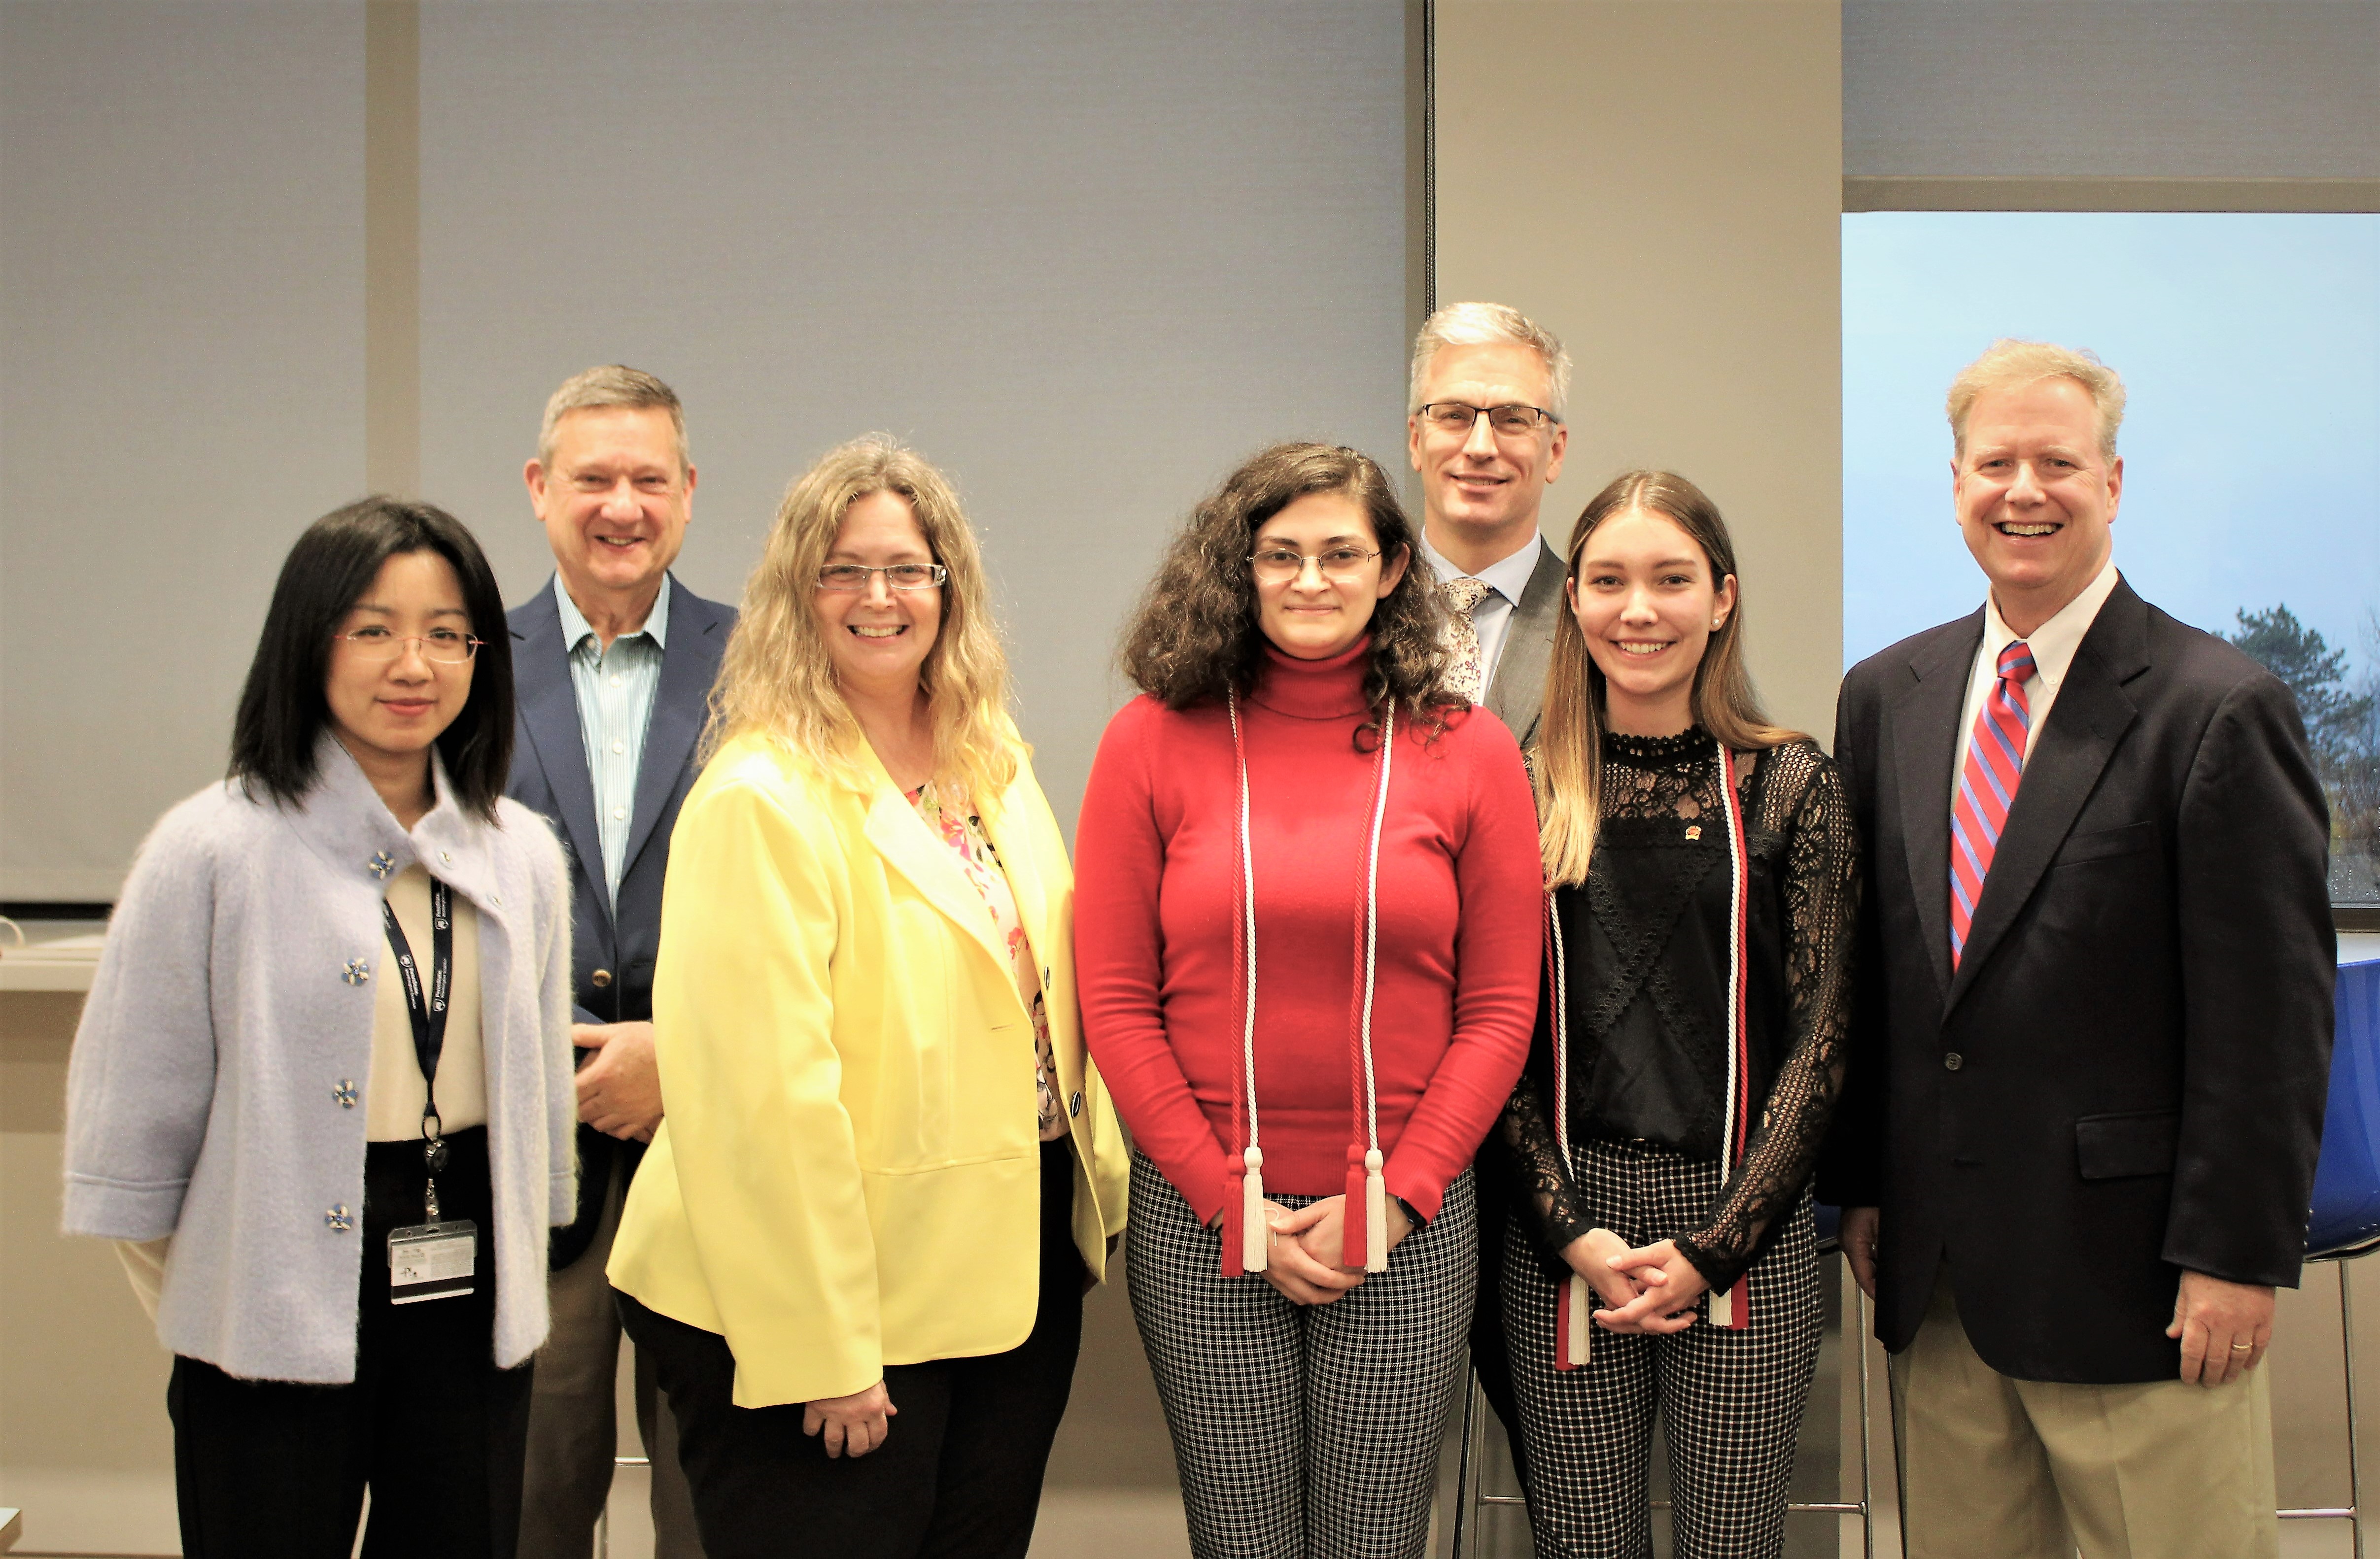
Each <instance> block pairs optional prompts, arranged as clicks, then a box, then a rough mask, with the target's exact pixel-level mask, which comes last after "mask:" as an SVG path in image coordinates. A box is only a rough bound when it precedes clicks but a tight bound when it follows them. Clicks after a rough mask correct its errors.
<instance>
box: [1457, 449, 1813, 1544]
mask: <svg viewBox="0 0 2380 1559" xmlns="http://www.w3.org/2000/svg"><path fill="white" fill-rule="evenodd" d="M1568 562H1569V572H1570V578H1569V582H1568V586H1567V587H1568V590H1569V595H1570V604H1571V611H1570V612H1569V614H1567V615H1566V616H1565V617H1564V618H1563V620H1562V621H1561V623H1560V627H1559V628H1558V629H1557V630H1556V633H1555V638H1554V649H1553V663H1552V666H1551V668H1550V670H1549V672H1548V679H1547V683H1546V705H1545V717H1544V724H1543V726H1542V728H1541V730H1540V731H1539V735H1538V741H1537V744H1536V752H1535V760H1536V786H1537V797H1538V805H1539V810H1540V814H1541V816H1542V820H1543V835H1544V851H1545V864H1546V876H1547V880H1548V882H1549V883H1552V884H1553V885H1554V888H1553V890H1552V893H1551V894H1550V915H1549V924H1548V937H1547V947H1548V963H1547V975H1546V986H1547V988H1546V991H1545V994H1544V997H1543V999H1542V1001H1541V1002H1540V1005H1539V1016H1538V1021H1537V1033H1536V1040H1535V1043H1534V1045H1533V1047H1532V1051H1531V1055H1530V1060H1529V1067H1528V1070H1527V1072H1526V1073H1525V1074H1524V1076H1523V1078H1522V1080H1521V1083H1520V1086H1519V1088H1518V1089H1517V1090H1516V1091H1515V1092H1514V1094H1513V1095H1512V1104H1511V1106H1509V1107H1508V1108H1507V1110H1506V1111H1505V1115H1504V1119H1503V1123H1502V1127H1501V1130H1502V1132H1503V1137H1504V1142H1505V1144H1506V1145H1507V1147H1509V1148H1510V1149H1511V1150H1512V1156H1513V1159H1514V1161H1515V1163H1516V1164H1517V1165H1518V1166H1519V1168H1520V1173H1521V1174H1522V1175H1523V1176H1524V1179H1525V1182H1526V1184H1525V1188H1524V1189H1525V1190H1527V1191H1528V1192H1529V1193H1530V1194H1526V1195H1524V1196H1522V1197H1521V1198H1520V1199H1519V1200H1518V1202H1517V1204H1516V1206H1517V1211H1516V1214H1515V1216H1514V1218H1513V1220H1512V1223H1511V1224H1510V1225H1509V1226H1508V1227H1507V1229H1506V1241H1507V1244H1506V1257H1505V1266H1504V1291H1503V1296H1502V1297H1503V1305H1504V1317H1505V1325H1506V1327H1507V1330H1508V1332H1509V1335H1510V1337H1511V1343H1512V1371H1513V1377H1514V1379H1513V1384H1514V1387H1515V1395H1516V1396H1517V1397H1518V1398H1519V1403H1520V1409H1521V1423H1522V1430H1523V1432H1524V1435H1525V1436H1526V1439H1527V1451H1528V1462H1529V1467H1530V1479H1529V1489H1528V1493H1529V1514H1530V1519H1531V1523H1532V1526H1533V1527H1534V1529H1535V1530H1536V1543H1537V1552H1538V1553H1540V1554H1579V1555H1598V1556H1603V1555H1608V1556H1610V1559H1641V1556H1647V1555H1650V1554H1651V1553H1652V1552H1653V1550H1652V1540H1651V1533H1650V1517H1649V1507H1648V1504H1647V1497H1646V1468H1645V1457H1646V1452H1647V1444H1648V1437H1649V1435H1650V1433H1651V1430H1652V1423H1653V1414H1654V1409H1655V1408H1656V1406H1657V1404H1658V1406H1659V1407H1660V1408H1662V1409H1663V1412H1664V1416H1665V1420H1666V1429H1667V1434H1668V1439H1669V1444H1670V1471H1671V1484H1672V1488H1673V1493H1674V1496H1675V1506H1674V1510H1675V1516H1674V1533H1675V1540H1676V1541H1675V1551H1676V1553H1678V1554H1679V1555H1680V1559H1694V1556H1701V1555H1722V1554H1723V1555H1726V1556H1728V1559H1745V1556H1750V1555H1759V1554H1774V1553H1779V1551H1780V1548H1781V1545H1782V1541H1783V1528H1784V1515H1785V1502H1786V1485H1787V1482H1788V1480H1789V1479H1790V1477H1791V1472H1792V1466H1793V1446H1794V1440H1795V1435H1796V1432H1797V1431H1798V1430H1799V1427H1800V1424H1801V1420H1802V1408H1803V1399H1804V1397H1805V1396H1807V1394H1808V1390H1809V1384H1810V1375H1811V1371H1812V1368H1813V1366H1814V1365H1815V1361H1816V1359H1817V1353H1818V1332H1819V1324H1820V1296H1819V1287H1818V1270H1817V1255H1816V1250H1815V1238H1814V1235H1813V1230H1812V1222H1811V1210H1810V1196H1809V1183H1810V1174H1811V1167H1812V1162H1813V1160H1814V1158H1815V1155H1816V1153H1817V1149H1818V1143H1819V1141H1820V1139H1822V1138H1823V1137H1824V1136H1825V1134H1826V1128H1827V1119H1828V1114H1829V1112H1830V1111H1831V1109H1832V1107H1833V1105H1834V1101H1835V1098H1836V1096H1837V1094H1839V1093H1840V1091H1841V1085H1842V1069H1843V1030H1844V1022H1845V1017H1846V1005H1847V999H1848V989H1847V985H1846V976H1847V973H1848V969H1847V965H1848V961H1849V954H1850V947H1851V934H1852V933H1851V927H1852V907H1853V894H1854V892H1855V888H1854V883H1853V876H1852V851H1853V848H1854V844H1853V835H1852V822H1851V817H1850V815H1849V813H1848V811H1847V810H1846V808H1845V805H1844V801H1843V793H1842V786H1841V783H1840V779H1838V777H1837V774H1836V771H1835V767H1834V765H1833V763H1832V762H1830V761H1829V760H1828V757H1827V755H1825V754H1824V753H1822V752H1820V751H1819V750H1818V748H1817V746H1816V744H1815V743H1813V742H1811V740H1810V739H1809V738H1808V737H1806V736H1803V735H1800V734H1797V733H1795V732H1792V731H1781V730H1779V729H1778V728H1776V727H1775V726H1772V725H1770V724H1769V723H1768V722H1767V719H1766V718H1765V717H1764V716H1763V715H1762V714H1761V712H1760V708H1759V706H1758V704H1757V703H1756V702H1755V699H1754V696H1753V693H1752V686H1751V682H1750V679H1749V677H1748V676H1747V675H1746V674H1745V671H1744V669H1743V648H1742V646H1743V623H1742V614H1741V612H1740V611H1739V610H1738V598H1737V582H1736V577H1735V553H1734V548H1733V546H1732V544H1731V543H1730V541H1729V539H1728V534H1727V527H1726V526H1725V525H1724V524H1723V523H1722V522H1721V521H1720V519H1719V515H1718V509H1717V508H1716V507H1715V506H1714V505H1713V504H1712V503H1711V502H1710V500H1709V499H1708V498H1707V497H1706V496H1705V495H1704V494H1703V493H1702V491H1701V490H1700V489H1697V488H1696V487H1695V486H1694V484H1693V483H1691V482H1689V481H1687V480H1686V479H1685V478H1683V477H1678V476H1674V475H1671V474H1669V473H1666V472H1650V471H1637V472H1631V473H1629V474H1628V475H1626V476H1623V477H1620V478H1619V479H1617V480H1616V481H1614V482H1612V484H1611V485H1610V486H1609V487H1607V488H1606V489H1604V490H1603V491H1602V492H1601V493H1599V494H1597V496H1596V498H1595V500H1594V501H1593V502H1590V503H1589V504H1588V505H1587V506H1586V510H1585V513H1584V514H1581V515H1580V516H1579V522H1578V526H1577V528H1576V529H1575V530H1574V531H1573V533H1572V535H1571V542H1570V550H1569V553H1568Z"/></svg>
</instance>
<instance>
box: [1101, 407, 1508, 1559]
mask: <svg viewBox="0 0 2380 1559" xmlns="http://www.w3.org/2000/svg"><path fill="white" fill-rule="evenodd" d="M1412 541H1413V530H1412V526H1411V523H1410V522H1409V521H1408V520H1407V519H1406V518H1405V515H1404V514H1403V510H1402V509H1400V508H1399V506H1398V504H1397V501H1396V498H1395V496H1394V494H1393V492H1392V491H1391V489H1390V486H1389V482H1388V478H1387V477H1386V476H1385V475H1384V474H1383V473H1382V472H1381V470H1380V468H1379V466H1378V465H1376V464H1374V463H1373V462H1372V461H1371V460H1370V459H1368V458H1367V457H1366V456H1364V455H1362V454H1359V453H1356V452H1354V451H1353V450H1346V449H1334V448H1330V447H1329V446H1326V445H1320V444H1281V445H1277V446H1275V447H1273V448H1271V449H1269V450H1267V451H1265V452H1264V453H1261V454H1258V455H1257V456H1256V457H1255V458H1254V459H1253V460H1251V461H1249V462H1248V463H1247V464H1246V465H1244V466H1242V467H1241V468H1240V469H1239V470H1238V471H1236V472H1234V473H1233V475H1232V477H1230V479H1229V480H1227V481H1226V482H1225V483H1224V484H1223V486H1222V488H1221V489H1220V490H1218V491H1217V492H1216V493H1215V494H1214V495H1213V496H1212V497H1210V498H1208V500H1207V501H1206V502H1204V503H1202V504H1201V505H1200V506H1199V508H1198V510H1197V512H1196V514H1193V515H1192V517H1191V519H1190V521H1189V523H1188V524H1187V525H1186V526H1184V529H1183V532H1182V534H1181V535H1180V536H1179V537H1178V538H1176V539H1175V541H1174V544H1173V547H1172V551H1171V553H1170V554H1169V555H1168V557H1167V559H1166V562H1165V563H1164V565H1163V567H1162V569H1161V570H1160V573H1159V574H1158V577H1157V580H1156V582H1155V584H1154V585H1153V586H1151V587H1150V589H1149V592H1148V595H1147V598H1146V599H1145V600H1144V601H1143V603H1142V605H1141V608H1140V610H1139V613H1138V615H1137V617H1136V619H1135V622H1134V623H1133V626H1132V628H1131V630H1130V632H1129V633H1128V634H1127V636H1126V640H1125V646H1124V652H1123V663H1124V669H1125V671H1126V672H1127V674H1128V675H1130V676H1131V677H1132V679H1133V681H1134V682H1135V683H1137V684H1138V685H1139V687H1140V688H1141V689H1142V692H1143V696H1141V697H1140V698H1137V699H1135V700H1134V701H1133V702H1132V703H1131V704H1129V705H1127V706H1126V707H1124V708H1123V710H1122V711H1120V712H1119V713H1118V714H1117V715H1116V717H1115V719H1114V720H1113V721H1112V722H1111V724H1110V725H1109V727H1108V731H1107V735H1106V738H1105V739H1104V740H1103V741H1102V742H1101V743H1100V745H1099V760H1098V763H1097V764H1096V765H1095V766H1094V767H1093V769H1092V772H1091V781H1090V788H1089V791H1088V792H1087V794H1086V795H1085V797H1084V801H1083V815H1082V823H1081V827H1080V829H1079V830H1078V835H1077V842H1076V858H1077V864H1076V882H1075V957H1076V968H1077V972H1078V977H1079V980H1080V988H1081V997H1082V1009H1083V1024H1084V1031H1085V1036H1086V1038H1087V1041H1088V1043H1089V1045H1090V1048H1091V1051H1092V1054H1093V1055H1094V1056H1095V1057H1097V1059H1098V1062H1099V1069H1100V1071H1101V1073H1102V1074H1103V1075H1104V1076H1105V1078H1106V1079H1107V1082H1108V1087H1109V1090H1110V1092H1111V1094H1113V1096H1114V1099H1115V1102H1116V1106H1117V1107H1118V1109H1119V1110H1120V1111H1121V1112H1122V1113H1123V1118H1124V1120H1125V1123H1126V1124H1127V1125H1128V1126H1129V1127H1130V1128H1131V1129H1132V1132H1133V1137H1134V1141H1135V1146H1136V1148H1137V1150H1138V1151H1137V1153H1136V1154H1135V1161H1134V1165H1133V1182H1132V1218H1131V1224H1130V1228H1129V1233H1128V1236H1127V1238H1128V1239H1129V1240H1130V1242H1131V1245H1130V1259H1129V1262H1128V1271H1129V1273H1130V1277H1131V1287H1132V1302H1133V1312H1134V1314H1135V1317H1136V1318H1137V1319H1138V1321H1139V1324H1140V1329H1141V1336H1142V1339H1143V1340H1144V1342H1145V1343H1146V1344H1147V1349H1148V1356H1149V1362H1150V1366H1151V1368H1152V1369H1153V1371H1154V1372H1155V1374H1156V1377H1157V1385H1158V1392H1159V1395H1160V1397H1161V1398H1162V1399H1163V1401H1164V1404H1165V1414H1166V1420H1167V1422H1168V1424H1169V1425H1170V1426H1171V1428H1172V1433H1173V1446H1174V1456H1175V1459H1176V1460H1177V1461H1178V1462H1179V1464H1180V1467H1181V1472H1182V1489H1183V1496H1184V1505H1185V1506H1186V1507H1187V1511H1188V1515H1189V1522H1190V1535H1191V1541H1192V1547H1193V1549H1194V1551H1195V1552H1196V1553H1198V1554H1200V1555H1201V1556H1202V1559H1204V1556H1208V1555H1229V1554H1244V1553H1245V1554H1259V1553H1262V1554H1271V1553H1306V1552H1308V1551H1309V1548H1310V1546H1311V1545H1310V1543H1309V1536H1310V1537H1311V1539H1312V1540H1313V1541H1315V1542H1319V1543H1321V1544H1322V1545H1323V1546H1326V1547H1328V1548H1330V1550H1331V1551H1333V1552H1345V1553H1363V1554H1366V1555H1375V1554H1377V1555H1382V1556H1390V1559H1393V1556H1396V1555H1403V1554H1410V1553H1419V1552H1420V1549H1421V1547H1422V1544H1423V1542H1424V1541H1425V1539H1426V1537H1427V1530H1428V1515H1429V1495H1430V1488H1431V1482H1432V1477H1433V1472H1434V1468H1435V1467H1436V1464H1437V1457H1438V1444H1439V1423H1440V1413H1441V1410H1442V1408H1443V1405H1444V1403H1445V1402H1446V1399H1447V1396H1448V1394H1449V1392H1450V1390H1451V1386H1452V1384H1453V1375H1454V1372H1455V1370H1456V1368H1457V1367H1458V1365H1459V1364H1460V1362H1461V1357H1462V1348H1463V1335H1464V1330H1465V1327H1466V1326H1467V1324H1468V1321H1469V1317H1470V1314H1471V1307H1472V1290H1473V1284H1474V1275H1475V1274H1474V1263H1475V1253H1476V1239H1475V1234H1474V1231H1473V1227H1472V1225H1473V1221H1474V1203H1473V1199H1472V1190H1471V1178H1470V1174H1469V1166H1470V1163H1471V1158H1472V1154H1473V1153H1474V1151H1475V1149H1476V1148H1477V1146H1478V1144H1479V1141H1480V1139H1481V1138H1482V1137H1483V1136H1485V1135H1486V1134H1487V1132H1488V1128H1489V1127H1490V1126H1491V1125H1492V1124H1493V1123H1494V1122H1495V1120H1496V1118H1497V1116H1498V1114H1499V1113H1500V1111H1501V1109H1502V1108H1503V1106H1504V1102H1505V1100H1506V1099H1507V1098H1508V1097H1509V1096H1510V1094H1511V1093H1512V1083H1513V1081H1514V1079H1515V1078H1516V1077H1517V1076H1518V1075H1519V1072H1520V1069H1521V1063H1522V1060H1523V1058H1524V1056H1525V1054H1526V1052H1527V1049H1528V1041H1529V1031H1530V1027H1531V1024H1532V1021H1534V1018H1535V1016H1536V995H1537V968H1538V961H1539V958H1540V947H1539V939H1538V938H1539V905H1538V879H1539V872H1538V852H1537V831H1536V810H1535V807H1534V805H1533V804H1532V801H1531V798H1530V793H1529V784H1528V779H1527V778H1526V776H1525V774H1524V771H1523V769H1522V767H1521V757H1520V752H1519V749H1518V747H1517V746H1516V745H1515V744H1514V743H1513V741H1512V734H1511V733H1510V732H1509V731H1506V730H1505V729H1504V727H1503V726H1502V725H1500V723H1498V721H1497V720H1496V719H1495V717H1494V716H1492V715H1490V714H1488V712H1487V711H1485V710H1484V709H1474V708H1468V707H1463V706H1462V705H1460V704H1449V703H1448V702H1447V701H1446V699H1445V695H1443V694H1442V693H1441V692H1440V691H1439V681H1440V677H1441V673H1442V672H1443V670H1444V665H1445V655H1444V651H1443V650H1442V649H1441V647H1440V634H1441V632H1442V630H1443V624H1444V612H1443V609H1442V608H1441V607H1440V605H1439V601H1438V598H1437V594H1436V591H1435V589H1434V587H1433V586H1431V584H1430V582H1429V575H1428V573H1427V570H1422V569H1415V568H1413V567H1411V566H1410V565H1411V563H1412V562H1413V547H1412Z"/></svg>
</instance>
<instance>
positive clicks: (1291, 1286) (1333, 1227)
mask: <svg viewBox="0 0 2380 1559" xmlns="http://www.w3.org/2000/svg"><path fill="white" fill-rule="evenodd" d="M1264 1208H1265V1227H1266V1229H1267V1230H1268V1232H1267V1234H1266V1235H1265V1269H1264V1275H1265V1281H1266V1282H1268V1283H1269V1284H1271V1285H1272V1286H1273V1287H1274V1288H1275V1289H1277V1290H1279V1291H1280V1293H1281V1298H1283V1299H1288V1300H1290V1301H1291V1302H1293V1303H1294V1304H1301V1305H1327V1304H1329V1303H1330V1302H1331V1301H1332V1300H1334V1299H1341V1298H1343V1297H1344V1296H1345V1295H1346V1294H1347V1293H1349V1292H1350V1291H1351V1290H1353V1289H1355V1288H1360V1287H1363V1284H1364V1269H1363V1268H1362V1267H1349V1266H1347V1265H1345V1264H1344V1262H1345V1257H1346V1251H1347V1198H1346V1197H1345V1196H1344V1195H1340V1196H1326V1197H1324V1198H1323V1199H1322V1200H1321V1201H1319V1202H1308V1203H1307V1204H1306V1205H1305V1206H1303V1207H1300V1208H1298V1209H1297V1210H1296V1211H1294V1212H1292V1211H1291V1210H1290V1209H1288V1208H1286V1207H1283V1206H1282V1205H1281V1203H1280V1202H1271V1201H1268V1202H1266V1203H1265V1204H1264ZM1413 1228H1414V1225H1413V1220H1412V1219H1411V1218H1408V1217H1406V1216H1405V1210H1404V1208H1403V1206H1402V1205H1401V1204H1399V1203H1398V1202H1396V1201H1395V1199H1393V1198H1391V1199H1390V1202H1389V1249H1390V1250H1391V1251H1393V1250H1395V1249H1396V1248H1397V1242H1398V1241H1399V1240H1401V1239H1404V1237H1405V1236H1406V1235H1408V1234H1411V1233H1412V1232H1413Z"/></svg>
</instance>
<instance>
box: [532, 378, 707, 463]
mask: <svg viewBox="0 0 2380 1559" xmlns="http://www.w3.org/2000/svg"><path fill="white" fill-rule="evenodd" d="M610 406H625V407H627V408H629V409H630V410H636V411H644V410H650V409H651V408H654V407H659V408H660V409H661V410H662V411H665V412H668V413H669V418H670V430H671V431H672V432H673V433H674V434H675V435H676V436H677V468H678V472H679V474H680V475H681V476H683V475H684V474H685V473H686V470H687V468H688V467H690V466H691V465H693V464H694V462H693V460H692V459H691V458H690V457H689V456H688V455H687V453H686V408H685V407H684V406H682V405H678V400H677V392H676V391H674V390H673V389H671V388H670V387H669V386H668V385H666V384H663V383H662V381H660V380H658V379H655V378H654V377H653V376H652V375H651V374H649V373H647V372H645V371H644V370H643V369H632V368H627V367H625V366H624V365H622V364H619V363H605V364H604V365H603V366H602V367H601V368H592V369H587V370H586V371H585V372H583V373H574V374H572V375H571V376H570V377H569V378H568V379H565V380H564V381H562V388H561V389H559V390H556V391H555V392H554V393H553V399H552V400H550V401H548V402H546V403H545V422H544V425H543V426H542V427H540V428H539V429H538V430H537V461H538V464H539V465H553V433H554V429H557V428H559V427H560V426H561V425H562V419H563V418H564V417H568V416H569V415H570V414H571V413H572V412H574V411H596V410H600V409H602V408H605V407H610Z"/></svg>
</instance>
